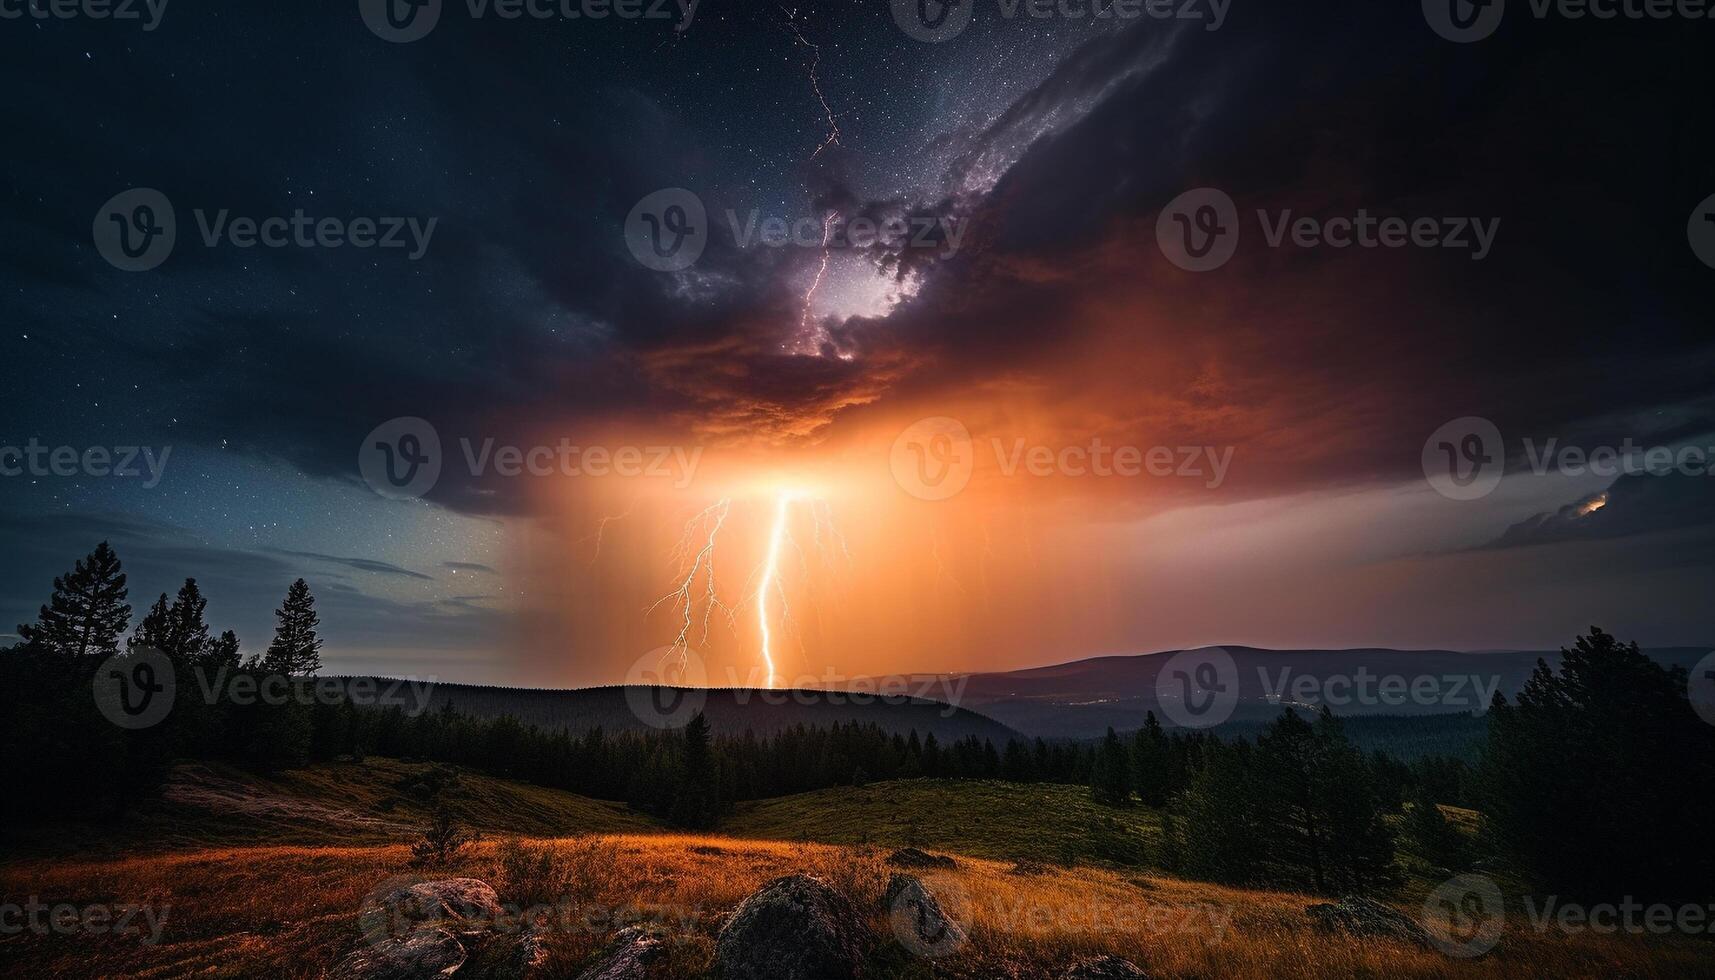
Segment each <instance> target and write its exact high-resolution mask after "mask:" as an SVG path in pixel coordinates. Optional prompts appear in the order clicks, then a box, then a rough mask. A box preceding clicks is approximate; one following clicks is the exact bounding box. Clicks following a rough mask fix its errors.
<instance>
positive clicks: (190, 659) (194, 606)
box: [163, 578, 212, 666]
mask: <svg viewBox="0 0 1715 980" xmlns="http://www.w3.org/2000/svg"><path fill="white" fill-rule="evenodd" d="M207 608H208V600H207V599H204V598H203V596H202V590H201V589H199V588H197V580H196V579H194V578H187V579H185V584H184V585H181V586H179V594H178V597H177V598H175V599H174V600H173V606H172V608H171V609H170V610H168V613H167V644H166V647H165V648H164V651H163V652H165V653H166V654H167V656H168V657H170V658H172V660H173V662H174V663H175V664H180V665H187V666H188V665H195V664H197V663H200V662H201V661H202V659H203V656H204V655H205V654H206V653H207V652H208V648H209V644H210V643H211V642H212V641H210V639H209V635H208V623H207V622H205V621H204V620H203V611H204V610H206V609H207Z"/></svg>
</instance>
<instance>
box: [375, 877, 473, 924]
mask: <svg viewBox="0 0 1715 980" xmlns="http://www.w3.org/2000/svg"><path fill="white" fill-rule="evenodd" d="M361 915H362V917H363V920H364V923H365V929H364V931H365V933H366V934H371V935H373V930H372V929H371V928H370V924H371V923H382V924H384V928H385V931H386V932H387V933H388V934H390V935H394V936H400V935H404V934H405V933H408V932H411V931H412V930H413V929H414V928H415V927H417V926H420V925H441V926H446V927H448V928H452V929H456V930H460V931H468V930H475V929H486V928H489V927H491V926H493V925H494V924H495V923H496V922H497V921H498V920H499V919H500V916H501V908H500V896H499V895H496V894H495V893H494V889H493V888H490V887H489V886H488V884H487V883H486V882H483V881H479V880H477V879H475V878H446V879H443V880H441V881H420V882H416V883H414V884H399V885H396V886H394V887H392V888H389V889H385V890H382V891H378V892H376V893H374V894H372V895H371V896H370V897H369V900H368V901H366V902H365V903H364V906H363V909H362V912H361Z"/></svg>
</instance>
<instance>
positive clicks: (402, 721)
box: [0, 542, 1715, 899]
mask: <svg viewBox="0 0 1715 980" xmlns="http://www.w3.org/2000/svg"><path fill="white" fill-rule="evenodd" d="M126 600H127V590H126V582H125V574H124V572H123V570H122V568H121V566H120V562H119V559H118V557H117V556H116V555H115V554H114V553H113V551H112V549H111V548H110V547H109V546H108V545H107V544H106V543H105V542H104V543H102V544H101V545H99V546H98V547H97V548H96V549H95V551H94V552H92V553H91V554H90V555H89V556H88V557H87V558H85V559H84V560H82V561H79V562H77V563H76V566H75V567H74V568H73V570H72V571H70V572H68V573H67V574H66V575H63V576H60V577H58V578H56V579H55V580H54V586H53V592H52V595H51V597H50V599H49V601H48V603H47V604H45V605H44V606H43V607H42V609H41V611H40V614H39V615H38V618H37V621H36V622H34V623H30V624H24V625H21V626H20V627H19V635H20V637H21V638H22V642H21V643H20V644H18V645H17V646H15V647H13V648H12V649H10V650H9V651H5V652H4V653H3V654H0V707H3V708H4V711H3V712H0V717H3V720H0V725H3V726H4V730H3V734H4V736H5V737H6V739H7V743H6V744H7V745H8V751H7V752H6V753H4V755H3V756H0V765H3V766H4V769H5V771H4V772H3V773H0V778H5V779H6V785H8V786H9V787H11V788H13V789H14V790H15V792H12V793H9V794H7V799H8V803H7V804H5V806H6V807H7V808H8V809H10V810H12V811H14V812H15V813H18V814H21V815H27V816H35V817H38V818H39V817H41V816H42V815H44V814H55V815H75V814H78V813H89V812H109V813H111V812H115V811H122V810H123V809H124V808H125V807H126V806H127V805H129V804H130V803H132V802H134V801H136V800H137V799H139V798H142V797H144V796H146V795H148V794H149V793H150V792H152V791H153V790H155V789H157V788H158V787H159V785H160V783H161V781H162V779H163V778H164V776H165V773H166V771H167V769H168V767H169V765H170V763H171V762H172V761H173V760H175V759H180V758H195V759H219V760H226V761H230V762H232V763H234V764H237V765H240V766H244V767H247V768H250V769H253V770H256V771H261V772H269V771H274V770H278V769H283V768H289V767H292V766H297V765H302V764H304V763H305V762H308V761H311V760H332V759H341V758H350V759H361V758H362V757H364V756H365V755H366V754H370V753H376V754H381V755H386V756H390V757H396V758H402V759H416V760H427V761H434V762H439V763H445V764H449V765H454V766H464V767H468V768H471V769H475V770H479V771H482V772H486V773H490V774H493V775H496V776H501V777H506V778H512V779H517V780H521V781H526V782H531V783H535V784H538V785H543V786H550V787H556V788H560V789H565V790H568V791H571V792H575V793H579V794H582V795H585V796H590V797H595V798H599V799H608V800H620V801H624V802H626V803H628V804H629V805H630V806H632V807H633V808H635V809H637V810H639V811H642V812H645V813H649V814H653V815H655V816H657V817H660V818H661V819H663V820H664V821H666V822H668V823H671V824H673V825H676V826H682V827H688V828H698V829H706V828H712V827H716V826H718V825H719V824H720V822H721V821H722V820H723V819H724V818H725V817H726V816H727V815H728V814H729V813H730V812H731V811H732V809H733V807H734V806H735V805H736V804H738V803H741V802H744V801H747V800H755V799H761V798H766V797H773V796H781V795H786V794H791V793H799V792H805V791H810V790H817V789H824V788H828V787H833V786H841V785H863V784H864V783H867V782H869V781H872V780H891V779H912V778H943V779H981V780H1003V781H1009V782H1016V783H1033V782H1040V783H1058V784H1072V785H1079V786H1085V787H1088V791H1089V793H1090V794H1091V797H1092V799H1093V800H1094V801H1095V802H1097V803H1098V804H1101V805H1103V806H1107V807H1114V808H1121V807H1128V806H1137V805H1144V806H1150V807H1155V808H1158V809H1160V810H1161V811H1162V833H1161V835H1160V840H1159V843H1158V845H1157V847H1156V853H1155V858H1156V860H1157V863H1159V864H1161V865H1162V866H1164V867H1167V868H1169V869H1171V870H1175V871H1177V872H1179V873H1181V874H1184V875H1187V876H1190V877H1197V878H1204V879H1208V880H1213V881H1220V882H1228V883H1234V884H1267V885H1272V886H1281V887H1291V888H1301V889H1305V890H1310V891H1316V892H1326V893H1343V892H1378V891H1381V892H1385V891H1387V890H1388V889H1390V888H1392V887H1393V886H1394V885H1395V884H1396V883H1397V881H1398V880H1399V877H1400V870H1399V869H1400V861H1399V858H1400V856H1401V853H1402V852H1404V853H1405V854H1406V855H1409V856H1410V857H1412V858H1413V859H1415V860H1418V861H1421V862H1423V863H1424V864H1426V865H1427V866H1428V867H1429V868H1431V869H1435V870H1449V871H1451V870H1462V869H1464V868H1465V867H1467V866H1469V865H1470V864H1471V863H1472V862H1474V861H1477V860H1481V861H1483V862H1485V865H1486V866H1490V867H1497V868H1505V869H1507V870H1509V871H1511V872H1514V873H1516V874H1518V875H1519V876H1520V877H1522V878H1524V879H1526V880H1529V881H1532V882H1537V883H1541V884H1543V885H1544V886H1552V887H1554V888H1555V889H1557V890H1558V891H1559V892H1560V893H1562V894H1568V895H1591V896H1596V897H1606V898H1608V899H1612V898H1613V897H1614V895H1616V894H1627V895H1637V896H1648V897H1654V898H1665V897H1676V898H1679V897H1694V898H1702V897H1708V892H1709V891H1710V888H1711V886H1710V884H1709V883H1710V882H1715V856H1712V853H1711V852H1710V850H1709V849H1708V848H1701V847H1696V846H1695V844H1694V842H1695V841H1696V840H1698V839H1699V832H1700V831H1701V829H1702V821H1703V820H1704V819H1705V814H1706V813H1707V801H1708V800H1709V799H1711V798H1715V726H1711V725H1708V724H1705V723H1703V722H1702V721H1701V720H1700V719H1699V718H1698V717H1697V715H1696V713H1695V711H1694V710H1693V708H1692V707H1691V704H1690V701H1689V690H1688V685H1687V677H1686V672H1685V671H1684V670H1683V669H1682V668H1671V669H1670V668H1665V667H1663V666H1661V665H1660V664H1657V663H1656V662H1654V661H1652V660H1650V659H1649V658H1648V657H1646V656H1644V655H1643V653H1642V652H1641V651H1640V650H1639V649H1638V646H1637V644H1636V643H1631V644H1623V643H1620V642H1619V641H1617V640H1616V639H1615V638H1614V637H1612V636H1610V635H1609V634H1607V633H1604V632H1603V631H1601V630H1600V629H1595V628H1592V630H1591V631H1590V633H1589V634H1588V635H1586V636H1583V637H1580V638H1579V639H1578V640H1577V643H1576V645H1575V646H1574V647H1573V648H1572V649H1569V650H1565V651H1563V657H1562V661H1561V663H1560V665H1559V669H1558V671H1556V670H1551V669H1550V668H1549V667H1548V666H1547V664H1546V663H1543V662H1541V661H1539V662H1538V665H1537V668H1536V671H1535V672H1534V673H1533V675H1532V677H1531V678H1530V680H1529V681H1528V682H1527V684H1526V685H1525V687H1524V689H1523V690H1522V691H1521V692H1520V693H1519V694H1518V696H1517V698H1516V700H1515V701H1512V702H1509V701H1508V699H1507V698H1505V697H1504V696H1497V697H1496V699H1495V702H1494V704H1493V705H1492V706H1491V708H1490V710H1489V712H1488V713H1487V716H1486V726H1487V732H1486V740H1485V744H1484V747H1483V750H1482V752H1481V756H1480V760H1479V762H1478V763H1477V764H1476V765H1474V766H1467V765H1465V764H1464V763H1463V762H1461V761H1460V760H1458V759H1455V758H1451V757H1445V756H1425V757H1421V758H1418V759H1416V760H1414V761H1413V762H1412V763H1411V764H1409V765H1408V764H1405V763H1403V762H1401V761H1399V760H1397V759H1395V758H1393V757H1391V756H1389V755H1387V754H1386V753H1383V752H1380V751H1375V752H1371V753H1369V754H1365V753H1364V752H1362V751H1361V750H1360V749H1359V748H1358V747H1357V746H1356V745H1355V744H1354V742H1353V741H1352V740H1351V739H1350V738H1348V736H1347V734H1346V731H1345V725H1344V723H1343V722H1342V721H1341V720H1340V719H1338V718H1336V717H1334V715H1333V714H1332V713H1330V712H1328V711H1327V710H1323V711H1322V712H1320V713H1319V714H1317V715H1314V716H1312V717H1305V716H1303V715H1301V714H1300V713H1298V712H1297V711H1294V710H1292V709H1286V710H1284V711H1283V712H1282V714H1281V715H1280V716H1279V717H1278V718H1277V719H1276V720H1275V721H1274V722H1272V723H1271V724H1269V725H1268V726H1267V727H1265V728H1264V729H1263V730H1261V731H1260V732H1257V733H1255V735H1254V736H1251V737H1231V736H1228V737H1222V736H1217V735H1215V734H1212V733H1208V732H1187V731H1172V732H1169V731H1166V730H1164V729H1163V728H1162V726H1161V725H1160V724H1159V722H1158V721H1157V719H1156V718H1155V716H1154V715H1153V713H1152V714H1150V715H1149V716H1148V717H1147V719H1146V721H1145V724H1144V726H1143V727H1142V728H1141V729H1139V730H1138V731H1137V732H1135V733H1132V734H1130V735H1128V736H1122V735H1121V734H1120V733H1118V732H1116V731H1114V730H1112V729H1110V730H1109V731H1108V732H1107V734H1106V736H1105V737H1104V738H1102V739H1099V740H1096V741H1094V742H1091V743H1080V742H1071V741H1060V740H1056V741H1048V740H1045V739H1041V738H1037V739H1009V740H1008V741H1007V742H1006V744H1004V745H1002V746H998V747H997V746H996V745H995V744H994V743H993V742H992V741H990V740H987V739H979V738H977V737H976V736H968V737H965V738H963V739H959V740H955V741H952V742H950V743H948V744H942V743H941V742H940V741H939V740H937V738H936V737H935V735H934V734H933V733H930V734H928V735H926V736H924V737H919V735H918V733H917V732H916V731H911V732H910V733H909V734H906V735H900V734H898V733H892V734H890V733H888V732H886V731H884V730H882V729H881V728H880V727H879V726H877V725H875V724H873V723H863V722H851V723H835V724H833V725H830V726H827V727H820V726H809V725H798V726H794V727H791V728H787V729H784V730H781V731H779V732H776V733H773V734H769V735H757V734H756V733H755V732H752V731H745V732H743V733H741V734H717V733H715V732H713V731H712V730H711V729H710V726H709V724H708V722H707V720H706V719H705V718H704V717H703V716H702V715H700V714H699V715H697V716H695V717H694V718H693V719H692V720H691V721H690V723H689V724H687V725H686V726H685V727H683V728H681V729H678V730H673V731H647V732H636V731H625V732H612V733H609V732H605V731H603V730H602V729H601V728H593V729H590V730H587V731H582V732H573V731H570V730H568V729H564V728H561V729H556V730H546V729H543V728H541V727H538V726H535V725H526V724H523V723H521V722H519V721H518V720H517V719H515V718H511V717H498V718H478V717H473V716H470V715H466V714H463V713H461V712H459V711H458V710H457V709H456V707H455V706H454V705H452V704H450V703H447V704H443V705H442V707H441V708H440V709H439V710H436V711H429V712H421V713H416V714H410V713H407V712H406V711H405V710H404V709H403V708H402V707H400V706H398V705H392V706H387V707H358V706H356V705H354V704H353V703H352V702H351V701H350V700H349V699H343V700H339V701H336V702H334V703H324V702H321V701H319V700H311V701H301V700H294V699H288V700H286V701H285V702H283V703H263V702H252V701H239V700H236V699H234V698H233V697H231V696H230V695H229V693H228V692H229V691H230V690H231V686H230V685H228V686H225V687H221V686H213V685H210V684H209V681H210V679H211V678H212V677H214V676H217V675H219V676H225V677H227V678H231V677H249V678H251V679H253V680H259V679H263V678H270V677H275V678H277V677H285V678H295V679H305V678H310V677H313V676H314V675H315V674H316V673H317V672H318V671H319V669H320V667H321V657H320V651H321V640H320V638H319V635H318V626H319V620H318V618H317V615H316V612H315V603H314V597H313V596H312V595H311V593H310V590H309V587H308V585H306V584H305V583H304V581H303V580H302V579H300V580H298V581H296V582H294V583H292V585H291V586H290V587H289V588H288V590H287V593H286V596H285V599H284V600H283V602H282V603H281V606H280V607H279V609H277V610H276V612H275V616H276V620H277V623H276V627H275V633H274V637H273V639H272V641H271V642H270V643H269V645H268V647H267V649H266V651H265V652H264V653H262V654H259V655H253V656H251V657H249V658H247V659H246V658H243V657H242V656H241V654H240V645H239V642H238V639H237V637H236V636H235V635H234V634H233V633H232V631H230V630H228V631H223V632H221V633H219V634H216V633H215V632H214V630H213V629H211V628H210V627H209V625H208V624H207V622H206V618H205V613H206V607H207V602H206V600H205V599H204V598H203V596H202V594H201V591H200V589H199V588H198V587H197V584H196V581H195V580H194V579H186V580H185V583H184V585H183V586H182V587H181V588H180V589H179V591H178V593H177V595H176V597H174V598H173V599H171V600H169V599H168V597H167V596H166V595H164V594H163V595H162V596H160V598H159V599H157V600H156V601H155V603H154V604H153V605H152V606H151V607H150V609H149V611H148V612H147V613H146V614H145V615H144V616H143V618H142V619H141V620H140V621H139V622H138V624H137V627H136V629H135V630H134V631H132V632H131V633H130V635H129V636H127V631H128V630H129V629H130V618H131V607H130V606H129V605H128V604H127V602H126ZM122 646H123V647H124V648H127V649H130V648H142V647H148V648H152V649H156V650H159V651H161V652H162V653H163V654H164V655H165V656H166V657H167V658H168V659H169V660H170V661H171V662H172V664H173V667H174V670H175V672H177V673H178V675H179V676H180V677H185V676H192V677H194V678H197V683H198V685H199V687H200V686H205V685H207V686H210V688H211V689H212V690H213V691H214V694H215V696H214V697H212V698H207V699H204V698H202V697H200V696H197V697H181V698H180V699H179V701H178V702H177V703H176V704H175V707H174V709H173V711H172V713H171V714H170V715H169V716H168V719H167V721H165V722H163V723H162V724H160V725H156V726H154V727H151V728H147V729H143V730H139V731H127V730H124V729H121V728H119V727H117V726H115V725H113V724H112V723H110V722H109V721H108V720H107V719H105V718H103V717H102V716H101V715H100V714H99V712H98V711H97V710H96V708H95V706H94V704H93V699H92V698H91V696H90V691H91V684H92V683H93V681H94V679H95V678H94V672H95V667H96V665H97V664H99V663H100V662H101V661H102V660H104V659H105V658H107V657H109V656H111V655H113V654H115V653H118V652H119V651H120V649H121V648H122ZM180 687H181V690H183V689H184V688H185V687H186V685H185V684H184V682H183V681H181V683H180ZM199 694H200V691H199ZM1443 805H1459V806H1468V807H1472V808H1474V809H1475V810H1476V811H1477V814H1478V815H1479V829H1480V832H1479V833H1478V834H1477V835H1476V836H1475V837H1472V836H1471V835H1469V834H1466V833H1462V832H1460V831H1458V830H1456V829H1455V828H1454V827H1453V826H1452V824H1451V823H1450V822H1449V820H1448V818H1447V816H1446V814H1445V813H1444V812H1443V809H1442V807H1443ZM1688 842H1692V843H1688ZM1121 850H1125V849H1121Z"/></svg>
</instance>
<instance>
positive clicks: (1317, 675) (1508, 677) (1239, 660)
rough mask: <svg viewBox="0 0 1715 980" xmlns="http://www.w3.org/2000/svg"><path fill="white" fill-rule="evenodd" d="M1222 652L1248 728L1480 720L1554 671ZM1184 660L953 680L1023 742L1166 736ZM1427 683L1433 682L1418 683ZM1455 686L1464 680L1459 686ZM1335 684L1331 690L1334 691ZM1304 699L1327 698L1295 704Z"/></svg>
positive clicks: (1486, 658) (1380, 653)
mask: <svg viewBox="0 0 1715 980" xmlns="http://www.w3.org/2000/svg"><path fill="white" fill-rule="evenodd" d="M1192 649H1194V650H1217V649H1218V650H1224V651H1226V653H1227V654H1228V655H1230V656H1231V657H1232V660H1233V663H1234V665H1235V666H1236V667H1237V676H1238V693H1239V697H1238V704H1237V706H1236V708H1235V709H1234V712H1233V715H1232V718H1231V719H1230V720H1231V721H1233V722H1235V723H1241V724H1242V723H1246V722H1253V721H1256V720H1260V719H1263V718H1267V717H1272V716H1274V715H1276V714H1279V712H1280V710H1281V706H1282V705H1283V704H1285V703H1296V704H1300V705H1303V706H1306V707H1315V706H1318V705H1320V704H1321V703H1324V702H1328V703H1330V706H1331V707H1332V708H1333V710H1334V712H1335V713H1336V714H1340V715H1360V714H1362V715H1384V716H1395V717H1398V716H1412V715H1434V714H1446V713H1448V712H1450V711H1478V710H1484V709H1486V708H1487V707H1488V695H1489V694H1491V693H1492V692H1493V691H1496V690H1498V691H1500V692H1501V693H1502V694H1505V695H1507V696H1509V697H1510V696H1512V695H1513V694H1515V693H1517V692H1518V690H1519V689H1520V688H1521V687H1523V686H1524V683H1525V681H1526V680H1527V679H1529V677H1530V673H1531V671H1532V670H1533V669H1535V667H1536V662H1537V660H1538V659H1541V660H1545V661H1547V662H1548V664H1549V666H1550V667H1553V666H1554V665H1555V664H1557V663H1558V662H1559V659H1560V651H1559V650H1503V651H1486V652H1478V653H1473V652H1464V651H1457V650H1396V649H1391V648H1386V647H1360V648H1353V649H1341V650H1272V649H1267V648H1263V647H1250V646H1223V647H1198V648H1192ZM1711 649H1715V647H1657V648H1653V649H1645V650H1644V653H1645V654H1646V655H1648V656H1649V657H1650V658H1651V659H1653V660H1655V661H1657V662H1658V663H1662V664H1664V665H1668V666H1676V665H1677V666H1683V667H1686V668H1688V669H1689V668H1690V667H1691V666H1692V665H1694V664H1696V663H1697V662H1698V661H1699V660H1701V659H1702V658H1703V657H1705V656H1707V655H1708V654H1709V652H1710V650H1711ZM1181 652H1184V651H1179V650H1163V651H1160V652H1157V653H1143V654H1120V655H1110V656H1101V657H1091V658H1087V659H1083V660H1074V661H1069V662H1067V663H1061V664H1052V665H1049V666H1045V667H1027V668H1023V669H1020V670H1012V671H1004V672H997V673H973V674H961V675H956V677H955V680H956V681H962V682H963V683H964V687H963V689H962V691H960V696H959V699H958V701H959V704H960V705H962V706H964V707H967V708H971V709H973V710H975V711H978V712H981V713H982V714H985V715H987V716H989V717H991V718H994V719H996V720H997V721H1000V722H1002V723H1004V724H1006V725H1009V726H1011V727H1013V728H1016V729H1018V730H1019V731H1022V732H1024V733H1026V734H1028V735H1032V736H1036V735H1040V736H1045V737H1062V738H1088V737H1092V736H1096V735H1100V734H1102V733H1103V732H1105V731H1106V730H1107V729H1108V728H1109V727H1110V726H1111V727H1113V728H1116V729H1119V730H1121V731H1124V730H1128V729H1136V728H1138V727H1141V726H1142V724H1143V721H1144V718H1145V716H1146V715H1147V714H1148V713H1149V712H1150V711H1154V712H1155V713H1156V717H1157V718H1158V719H1160V721H1161V723H1162V724H1163V725H1165V726H1167V727H1170V728H1171V727H1173V723H1172V720H1171V718H1169V717H1167V713H1166V712H1165V711H1164V710H1163V709H1162V706H1161V703H1160V699H1159V697H1158V695H1157V690H1156V682H1157V680H1158V678H1159V676H1160V672H1161V669H1162V667H1163V666H1164V665H1165V664H1166V663H1167V662H1168V661H1169V660H1170V659H1172V657H1173V656H1174V655H1175V654H1178V653H1181ZM1360 672H1362V676H1363V677H1367V678H1368V679H1369V680H1368V683H1369V684H1371V690H1372V691H1374V690H1379V687H1377V686H1376V685H1378V684H1379V679H1380V678H1401V679H1402V680H1403V682H1404V683H1406V684H1407V685H1408V691H1409V684H1411V683H1413V682H1418V683H1420V684H1425V687H1423V688H1420V690H1422V689H1426V688H1427V687H1432V686H1435V685H1439V686H1438V688H1437V691H1438V696H1437V697H1436V698H1434V699H1420V698H1416V697H1413V696H1411V695H1410V694H1409V693H1408V694H1407V695H1406V697H1405V699H1404V701H1403V703H1398V704H1394V703H1388V701H1387V700H1384V699H1380V698H1364V697H1355V696H1351V697H1349V696H1348V694H1349V693H1350V692H1351V691H1353V690H1354V689H1355V687H1356V684H1355V683H1354V682H1355V681H1356V680H1358V679H1359V678H1360ZM1422 678H1428V679H1430V682H1433V683H1429V682H1422V681H1420V680H1419V679H1422ZM1459 678H1464V679H1465V680H1464V681H1463V683H1460V682H1459V680H1458V679H1459ZM1330 682H1332V683H1330ZM1304 690H1310V691H1312V692H1317V693H1326V694H1327V695H1329V697H1311V698H1301V697H1298V696H1296V695H1297V694H1298V693H1300V692H1301V691H1304Z"/></svg>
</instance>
